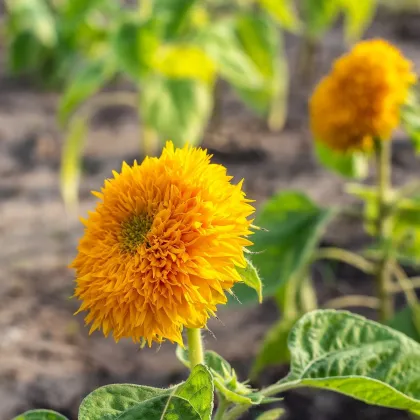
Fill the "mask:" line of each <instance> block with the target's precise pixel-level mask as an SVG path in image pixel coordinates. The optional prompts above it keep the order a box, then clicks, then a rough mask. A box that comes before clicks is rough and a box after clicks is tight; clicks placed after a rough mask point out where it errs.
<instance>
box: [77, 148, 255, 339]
mask: <svg viewBox="0 0 420 420" xmlns="http://www.w3.org/2000/svg"><path fill="white" fill-rule="evenodd" d="M210 157H211V156H209V155H208V154H207V152H206V151H205V150H202V149H196V148H191V147H187V146H186V147H184V148H183V149H174V146H173V144H172V143H171V142H168V143H167V144H166V147H165V149H164V150H163V152H162V155H161V157H160V158H149V157H148V158H146V159H145V160H144V161H143V163H142V164H140V165H138V164H137V163H134V165H133V166H132V167H130V166H129V165H127V164H126V163H124V164H123V166H122V170H121V173H117V172H113V174H114V178H113V179H109V180H106V181H105V185H104V187H103V188H102V191H101V192H100V193H99V192H94V193H93V194H94V195H95V196H97V197H98V198H99V199H100V202H99V203H98V204H97V207H96V209H95V211H94V212H90V213H89V217H88V219H87V220H83V223H84V225H85V233H84V236H83V237H82V239H81V240H80V243H79V246H78V255H77V256H76V258H75V260H74V261H73V263H72V264H71V267H73V268H74V269H75V270H76V276H77V279H76V283H77V285H76V291H75V296H76V297H77V298H79V299H80V300H81V301H82V304H81V306H80V309H79V311H78V312H80V311H85V310H86V311H88V314H87V316H86V318H85V321H86V323H87V324H91V329H90V332H93V331H95V330H97V329H102V330H103V332H104V334H105V335H106V336H107V335H108V334H109V333H112V334H113V336H114V338H115V340H116V341H118V340H119V339H120V338H123V337H131V338H132V339H133V340H134V341H135V342H139V341H141V340H142V341H143V340H144V341H146V342H147V343H148V345H149V346H150V345H151V344H152V342H153V341H155V342H159V343H160V342H162V341H163V340H164V339H168V340H170V341H171V342H176V343H179V344H181V345H182V344H183V341H182V335H181V332H182V329H183V327H186V328H202V327H204V326H205V325H206V322H207V320H208V318H209V316H211V315H214V313H215V311H216V305H218V304H224V303H226V300H227V298H226V295H225V291H229V290H230V289H231V287H232V286H233V285H234V284H235V283H236V282H239V281H241V278H240V276H239V275H238V273H237V271H236V267H244V266H245V265H246V262H245V259H244V253H243V252H244V247H246V246H248V245H251V242H250V241H249V240H248V239H246V237H247V236H248V235H249V234H251V231H250V224H251V220H249V219H248V217H249V216H250V215H251V214H252V213H253V212H254V208H253V207H252V206H251V205H250V204H249V203H250V202H251V200H248V199H246V198H245V193H244V192H243V191H242V182H240V183H239V184H237V185H233V184H231V182H230V181H231V179H232V177H230V176H228V175H227V174H226V169H225V168H224V167H223V166H221V165H216V164H212V163H210Z"/></svg>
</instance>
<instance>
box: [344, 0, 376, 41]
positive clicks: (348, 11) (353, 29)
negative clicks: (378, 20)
mask: <svg viewBox="0 0 420 420" xmlns="http://www.w3.org/2000/svg"><path fill="white" fill-rule="evenodd" d="M339 1H340V3H341V7H342V8H343V10H344V15H345V25H344V31H345V36H346V39H347V41H348V42H352V41H355V40H357V39H359V38H360V37H361V36H362V34H363V31H364V30H365V29H366V28H367V27H368V26H369V24H370V23H371V21H372V19H373V16H374V14H375V10H376V5H377V0H365V1H363V2H361V1H360V0H339Z"/></svg>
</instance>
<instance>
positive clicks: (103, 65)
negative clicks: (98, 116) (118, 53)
mask: <svg viewBox="0 0 420 420" xmlns="http://www.w3.org/2000/svg"><path fill="white" fill-rule="evenodd" d="M114 74H115V66H114V61H113V60H112V59H109V58H107V59H101V60H97V61H91V62H87V63H86V64H85V66H84V67H83V68H81V69H80V70H79V71H78V72H77V73H76V74H75V76H74V77H73V79H72V80H71V81H70V84H69V85H68V86H67V88H66V90H65V92H64V94H63V97H62V98H61V101H60V105H59V111H58V118H59V121H60V123H61V124H65V123H67V122H68V120H69V118H70V116H71V114H72V113H73V112H74V111H75V110H76V109H77V107H78V106H79V105H81V104H82V103H83V102H84V101H85V100H86V99H88V98H89V97H90V96H92V95H93V94H95V93H96V92H97V91H99V90H100V89H101V88H102V87H103V86H104V85H105V84H106V83H107V82H108V81H109V80H110V79H111V78H112V77H113V76H114Z"/></svg>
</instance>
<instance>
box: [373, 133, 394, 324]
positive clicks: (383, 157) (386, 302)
mask: <svg viewBox="0 0 420 420" xmlns="http://www.w3.org/2000/svg"><path fill="white" fill-rule="evenodd" d="M375 152H376V171H377V178H378V181H377V188H378V203H377V204H378V217H377V221H376V222H377V231H376V234H377V239H378V242H379V243H380V244H381V245H382V246H385V251H384V253H383V256H382V258H380V260H379V261H378V263H377V267H376V290H377V296H378V298H379V320H380V321H381V322H386V321H387V320H388V319H390V318H391V317H392V315H393V312H394V300H393V296H392V294H391V293H389V285H390V283H391V273H390V264H389V262H390V261H389V251H388V243H389V239H390V235H391V233H392V219H391V218H390V215H389V212H388V200H389V191H390V188H391V144H390V142H389V141H382V140H381V139H376V140H375Z"/></svg>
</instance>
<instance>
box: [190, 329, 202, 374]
mask: <svg viewBox="0 0 420 420" xmlns="http://www.w3.org/2000/svg"><path fill="white" fill-rule="evenodd" d="M187 337H188V351H189V357H190V369H191V370H193V368H194V366H196V365H199V364H204V352H203V340H202V338H201V329H200V328H188V330H187Z"/></svg>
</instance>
